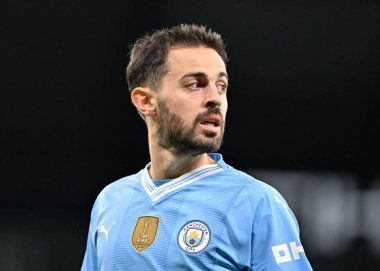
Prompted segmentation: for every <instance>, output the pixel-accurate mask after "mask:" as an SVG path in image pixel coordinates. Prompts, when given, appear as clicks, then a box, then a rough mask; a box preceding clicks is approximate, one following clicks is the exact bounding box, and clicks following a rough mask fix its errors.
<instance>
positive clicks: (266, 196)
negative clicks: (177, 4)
mask: <svg viewBox="0 0 380 271" xmlns="http://www.w3.org/2000/svg"><path fill="white" fill-rule="evenodd" d="M227 60H228V58H227V54H226V52H225V49H224V45H223V41H222V39H221V37H220V35H219V34H217V33H215V32H211V31H210V30H207V29H206V28H205V27H202V26H197V25H179V26H175V27H172V28H170V29H163V30H160V31H156V32H153V33H152V34H149V35H146V36H144V37H142V38H141V39H139V40H137V42H136V43H135V44H134V47H133V48H132V51H131V55H130V62H129V65H128V67H127V81H128V85H129V88H130V91H131V100H132V103H133V104H134V106H135V107H136V109H137V111H138V113H139V114H140V116H141V117H142V118H143V119H144V121H145V122H146V125H147V129H148V143H149V151H150V158H151V162H150V163H149V164H148V165H147V166H146V167H145V168H144V169H143V170H141V171H140V172H138V173H137V174H135V175H131V176H128V177H125V178H122V179H121V180H118V181H116V182H114V183H112V184H110V185H108V186H107V187H106V188H105V189H104V190H103V191H102V192H101V193H100V194H99V196H98V198H97V200H96V202H95V205H94V207H93V210H92V213H91V223H90V230H89V235H88V243H87V250H86V255H85V258H84V262H83V265H82V270H292V271H296V270H311V267H310V265H309V262H308V261H307V258H306V256H305V253H304V250H303V247H302V245H301V243H300V239H299V228H298V224H297V221H296V219H295V217H294V215H293V213H292V212H291V210H290V209H289V207H288V206H287V205H286V203H285V200H284V199H283V198H282V197H281V195H280V194H279V193H278V192H277V191H276V190H275V189H274V188H272V187H270V186H268V185H266V184H264V183H262V182H260V181H258V180H255V179H254V178H252V177H251V176H248V175H247V174H245V173H243V172H241V171H238V170H236V169H234V168H232V167H231V166H229V165H227V164H226V163H225V162H224V161H223V159H222V156H221V155H220V154H217V153H213V152H215V151H217V150H218V149H219V148H220V146H221V143H222V139H223V133H224V127H225V119H226V113H227V96H226V94H227V88H228V75H227V71H226V63H227Z"/></svg>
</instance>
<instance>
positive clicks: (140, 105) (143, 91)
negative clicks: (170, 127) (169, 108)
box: [131, 87, 156, 117]
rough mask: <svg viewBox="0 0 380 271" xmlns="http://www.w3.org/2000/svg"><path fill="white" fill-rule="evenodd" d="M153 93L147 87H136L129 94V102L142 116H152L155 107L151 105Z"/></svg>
mask: <svg viewBox="0 0 380 271" xmlns="http://www.w3.org/2000/svg"><path fill="white" fill-rule="evenodd" d="M152 96H153V93H152V90H151V89H150V88H148V87H137V88H135V89H134V90H133V91H132V92H131V100H132V103H133V105H134V106H135V107H136V109H137V110H138V111H139V112H140V113H141V114H142V115H143V116H144V117H146V116H153V115H155V113H156V106H155V105H154V104H153V103H152V98H153V97H152Z"/></svg>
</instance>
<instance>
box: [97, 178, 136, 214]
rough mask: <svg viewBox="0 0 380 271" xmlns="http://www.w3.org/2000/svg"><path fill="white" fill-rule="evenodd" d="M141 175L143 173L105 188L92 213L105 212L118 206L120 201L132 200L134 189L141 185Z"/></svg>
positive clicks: (119, 180) (117, 181)
mask: <svg viewBox="0 0 380 271" xmlns="http://www.w3.org/2000/svg"><path fill="white" fill-rule="evenodd" d="M140 175H141V171H140V172H138V173H136V174H133V175H129V176H126V177H123V178H121V179H118V180H116V181H114V182H112V183H110V184H108V185H107V186H106V187H104V188H103V190H102V191H101V192H100V193H99V194H98V196H97V198H96V200H95V203H94V205H93V209H92V212H93V213H97V212H101V211H104V210H106V209H108V208H110V207H112V206H116V205H117V204H118V203H119V202H120V201H123V200H124V201H125V200H126V199H128V198H131V197H132V194H133V193H134V191H135V189H134V187H136V185H137V184H138V183H139V180H140Z"/></svg>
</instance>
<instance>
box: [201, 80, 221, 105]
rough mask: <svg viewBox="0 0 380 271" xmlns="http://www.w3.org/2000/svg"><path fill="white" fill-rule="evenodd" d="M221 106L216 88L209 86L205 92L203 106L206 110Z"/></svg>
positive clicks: (219, 95)
mask: <svg viewBox="0 0 380 271" xmlns="http://www.w3.org/2000/svg"><path fill="white" fill-rule="evenodd" d="M221 105H222V97H221V94H220V92H219V91H218V89H217V87H216V86H215V85H214V86H209V87H208V88H207V90H206V97H205V106H206V107H207V108H215V107H220V106H221Z"/></svg>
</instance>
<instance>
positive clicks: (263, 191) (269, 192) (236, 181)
mask: <svg viewBox="0 0 380 271" xmlns="http://www.w3.org/2000/svg"><path fill="white" fill-rule="evenodd" d="M224 169H225V170H224V171H222V172H221V173H220V174H221V175H220V176H223V177H224V178H223V179H224V181H226V180H225V179H228V183H229V184H230V185H232V186H236V185H237V186H242V187H243V188H244V189H243V190H242V192H244V193H243V194H245V195H246V196H254V197H255V198H258V197H259V198H263V197H264V198H268V197H269V198H273V197H277V196H281V195H280V193H279V192H278V191H277V190H276V189H275V188H274V187H272V186H270V185H269V184H267V183H265V182H263V181H261V180H258V179H256V178H254V177H253V176H251V175H249V174H247V173H246V172H244V171H241V170H237V169H235V168H233V167H232V166H229V165H227V166H226V167H225V168H224Z"/></svg>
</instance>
